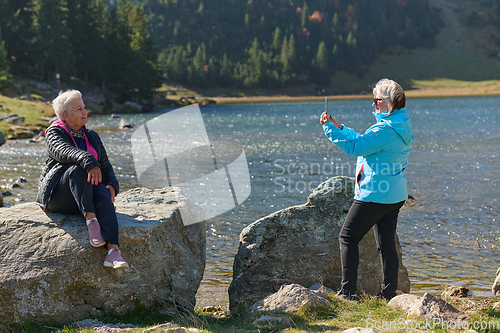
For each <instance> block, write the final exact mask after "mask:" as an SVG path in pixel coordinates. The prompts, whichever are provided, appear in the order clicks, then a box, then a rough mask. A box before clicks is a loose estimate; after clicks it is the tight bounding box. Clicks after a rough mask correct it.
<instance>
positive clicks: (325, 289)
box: [309, 283, 335, 293]
mask: <svg viewBox="0 0 500 333" xmlns="http://www.w3.org/2000/svg"><path fill="white" fill-rule="evenodd" d="M309 290H319V291H322V292H324V293H325V292H326V293H334V292H335V291H334V290H332V289H330V288H328V287H326V286H323V285H321V284H319V283H315V284H313V285H312V286H310V287H309Z"/></svg>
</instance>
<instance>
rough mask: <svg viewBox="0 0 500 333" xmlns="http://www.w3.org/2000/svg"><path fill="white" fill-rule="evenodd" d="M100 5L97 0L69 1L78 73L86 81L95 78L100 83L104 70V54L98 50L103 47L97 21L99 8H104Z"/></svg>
mask: <svg viewBox="0 0 500 333" xmlns="http://www.w3.org/2000/svg"><path fill="white" fill-rule="evenodd" d="M98 6H102V3H101V4H99V3H98V2H97V1H95V0H90V1H89V0H71V1H68V28H69V29H70V34H69V38H70V41H71V42H72V43H71V44H72V49H73V54H74V56H75V67H76V73H77V75H78V76H79V77H80V78H82V79H84V80H85V81H88V80H89V79H93V81H94V82H95V83H100V81H101V80H102V76H101V73H102V72H103V70H104V63H103V62H102V55H101V54H100V52H97V50H100V49H102V47H103V40H102V37H101V35H99V30H98V29H99V25H98V22H97V18H99V13H98V9H101V10H102V8H100V7H98Z"/></svg>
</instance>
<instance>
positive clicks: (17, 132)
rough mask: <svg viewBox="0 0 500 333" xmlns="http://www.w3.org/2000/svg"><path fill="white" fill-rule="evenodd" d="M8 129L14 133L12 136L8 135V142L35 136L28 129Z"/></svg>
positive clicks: (22, 127)
mask: <svg viewBox="0 0 500 333" xmlns="http://www.w3.org/2000/svg"><path fill="white" fill-rule="evenodd" d="M10 129H11V130H13V131H14V134H13V135H9V140H19V139H31V138H32V137H34V136H35V132H33V131H32V130H31V129H30V128H28V127H24V126H12V127H11V128H10Z"/></svg>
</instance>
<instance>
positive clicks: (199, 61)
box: [189, 43, 208, 87]
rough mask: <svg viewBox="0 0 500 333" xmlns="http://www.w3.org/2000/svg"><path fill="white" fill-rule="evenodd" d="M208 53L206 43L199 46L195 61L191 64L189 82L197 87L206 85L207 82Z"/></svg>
mask: <svg viewBox="0 0 500 333" xmlns="http://www.w3.org/2000/svg"><path fill="white" fill-rule="evenodd" d="M206 58H207V55H206V52H205V44H203V43H202V44H201V45H200V46H198V49H197V50H196V54H195V56H194V57H193V62H192V64H191V66H189V83H190V84H192V85H193V86H197V87H205V86H206V84H207V75H208V72H207V69H208V68H207V69H206V67H207V66H208V65H207V59H206Z"/></svg>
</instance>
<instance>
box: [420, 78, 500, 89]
mask: <svg viewBox="0 0 500 333" xmlns="http://www.w3.org/2000/svg"><path fill="white" fill-rule="evenodd" d="M498 84H500V80H487V81H464V80H453V79H445V78H435V79H432V80H412V86H413V88H417V89H418V88H440V87H454V88H467V87H479V86H490V85H498Z"/></svg>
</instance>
